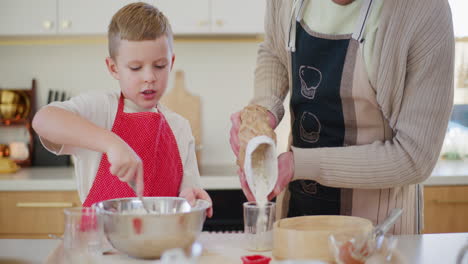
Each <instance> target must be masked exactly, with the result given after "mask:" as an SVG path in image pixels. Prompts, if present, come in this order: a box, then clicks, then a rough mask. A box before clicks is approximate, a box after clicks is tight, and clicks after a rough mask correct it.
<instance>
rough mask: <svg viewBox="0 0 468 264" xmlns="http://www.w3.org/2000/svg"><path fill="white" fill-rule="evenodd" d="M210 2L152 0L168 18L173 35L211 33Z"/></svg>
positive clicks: (202, 0)
mask: <svg viewBox="0 0 468 264" xmlns="http://www.w3.org/2000/svg"><path fill="white" fill-rule="evenodd" d="M215 1H217V0H215ZM210 3H211V0H154V5H155V6H156V7H157V8H158V9H159V10H161V11H162V12H163V13H164V14H165V15H166V16H167V18H168V19H169V21H170V23H171V25H172V31H174V34H175V35H180V34H184V35H185V34H188V35H190V34H208V33H211V20H212V19H211V7H210Z"/></svg>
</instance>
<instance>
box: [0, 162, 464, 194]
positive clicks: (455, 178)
mask: <svg viewBox="0 0 468 264" xmlns="http://www.w3.org/2000/svg"><path fill="white" fill-rule="evenodd" d="M201 172H202V176H201V184H202V187H203V188H204V189H207V190H229V189H231V190H232V189H240V183H239V179H238V177H237V174H236V167H235V166H229V165H224V166H223V165H220V166H204V167H202V169H201ZM423 184H424V185H426V186H434V185H468V161H446V160H442V161H439V162H438V163H437V165H436V167H435V168H434V171H433V172H432V175H431V176H430V177H429V178H428V179H427V180H426V181H425V182H424V183H423ZM67 190H76V183H75V180H74V170H73V168H72V167H31V168H22V169H20V170H19V171H17V172H16V173H11V174H0V191H67Z"/></svg>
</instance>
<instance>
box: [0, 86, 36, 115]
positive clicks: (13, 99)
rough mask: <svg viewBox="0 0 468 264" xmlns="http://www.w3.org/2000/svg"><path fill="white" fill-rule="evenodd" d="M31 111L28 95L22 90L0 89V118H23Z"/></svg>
mask: <svg viewBox="0 0 468 264" xmlns="http://www.w3.org/2000/svg"><path fill="white" fill-rule="evenodd" d="M30 111H31V101H30V98H29V96H28V95H27V94H26V93H25V92H22V91H9V90H3V91H0V118H1V119H23V118H26V117H27V116H28V115H29V112H30Z"/></svg>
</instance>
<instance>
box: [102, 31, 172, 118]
mask: <svg viewBox="0 0 468 264" xmlns="http://www.w3.org/2000/svg"><path fill="white" fill-rule="evenodd" d="M174 59H175V56H174V54H173V53H172V51H171V49H170V47H169V44H168V41H167V37H166V36H162V37H159V38H158V39H156V40H143V41H128V40H120V45H119V47H118V52H117V56H116V58H115V59H112V58H110V57H108V58H106V64H107V67H108V69H109V71H110V73H111V74H112V76H113V77H114V78H115V79H117V80H119V83H120V89H121V90H122V93H123V95H124V97H125V98H126V99H130V100H131V101H133V102H134V103H135V104H137V105H138V106H140V107H142V108H145V109H149V108H152V107H155V106H156V104H157V103H158V102H159V100H160V99H161V97H162V95H163V94H164V92H165V91H166V88H167V82H168V79H169V73H170V72H171V70H172V65H173V63H174Z"/></svg>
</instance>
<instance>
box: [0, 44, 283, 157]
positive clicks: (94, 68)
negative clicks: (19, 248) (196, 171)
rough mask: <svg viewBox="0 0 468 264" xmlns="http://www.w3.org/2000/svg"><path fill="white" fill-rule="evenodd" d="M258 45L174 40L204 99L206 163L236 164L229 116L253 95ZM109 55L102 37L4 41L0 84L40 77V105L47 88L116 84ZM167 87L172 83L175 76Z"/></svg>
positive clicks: (17, 84)
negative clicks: (94, 38)
mask: <svg viewBox="0 0 468 264" xmlns="http://www.w3.org/2000/svg"><path fill="white" fill-rule="evenodd" d="M258 44H259V41H258V40H255V39H247V40H236V41H227V40H181V41H176V43H175V52H176V61H175V65H174V70H179V69H180V70H184V71H185V73H186V83H187V86H188V87H187V89H188V90H189V91H190V92H191V93H193V94H197V95H199V96H201V98H202V103H203V110H202V122H203V124H202V126H203V128H202V129H203V131H202V134H203V142H202V144H203V146H204V148H203V152H202V156H203V160H202V164H203V165H225V164H234V156H233V154H232V152H231V150H230V146H229V129H230V120H229V117H230V115H231V113H233V112H235V111H237V110H239V109H241V108H242V107H243V106H244V105H246V104H247V102H248V101H249V99H250V98H251V97H252V95H253V78H254V69H255V61H256V52H257V47H258ZM106 55H107V46H106V43H105V41H104V40H95V41H84V42H83V41H76V42H73V41H72V42H71V43H60V42H59V41H55V42H54V41H51V42H45V44H44V43H39V44H38V43H26V44H25V43H20V45H18V44H11V45H6V44H3V45H0V88H2V89H7V88H24V87H30V85H31V79H32V78H36V80H37V82H38V94H37V101H38V104H39V106H42V105H44V104H45V103H46V100H47V92H48V90H49V89H54V90H62V91H66V92H67V93H69V94H71V95H77V94H79V93H81V92H86V91H90V90H96V89H110V88H116V89H117V88H118V83H117V81H115V80H114V79H113V78H112V77H111V76H110V75H109V73H108V72H107V69H106V67H105V62H104V58H105V57H106ZM172 77H173V76H172ZM169 87H172V78H171V82H170V85H169ZM285 121H286V122H288V121H287V120H285ZM286 122H283V125H282V126H281V128H280V129H279V146H280V147H279V149H280V150H279V151H281V150H283V149H285V144H286V138H287V136H286V134H287V123H286ZM22 134H24V133H16V132H14V131H12V130H11V129H10V130H4V129H2V130H0V138H2V141H4V140H5V139H6V137H13V138H14V139H15V140H21V138H18V137H21V136H22Z"/></svg>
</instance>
